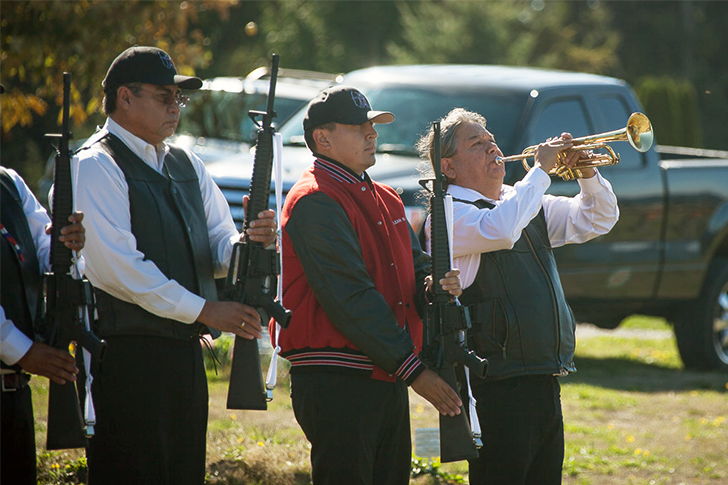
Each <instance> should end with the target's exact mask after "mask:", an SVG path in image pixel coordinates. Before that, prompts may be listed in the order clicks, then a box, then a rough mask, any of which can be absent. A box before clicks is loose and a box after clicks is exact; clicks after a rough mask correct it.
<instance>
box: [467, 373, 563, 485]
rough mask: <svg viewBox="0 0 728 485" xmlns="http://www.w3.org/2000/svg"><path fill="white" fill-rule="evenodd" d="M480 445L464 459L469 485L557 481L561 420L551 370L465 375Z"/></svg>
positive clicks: (545, 484)
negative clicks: (498, 377)
mask: <svg viewBox="0 0 728 485" xmlns="http://www.w3.org/2000/svg"><path fill="white" fill-rule="evenodd" d="M471 384H472V389H473V395H474V397H475V399H476V400H477V402H478V405H477V410H478V418H479V419H480V426H481V428H482V431H483V447H482V448H481V449H480V456H479V458H478V459H476V460H468V463H469V465H470V467H469V470H470V475H469V479H470V484H471V485H486V484H487V485H520V484H523V485H526V484H528V485H549V484H560V483H561V470H562V466H563V462H564V420H563V416H562V414H561V388H560V386H559V383H558V380H557V378H556V377H554V376H547V375H540V376H522V377H513V378H510V379H504V380H502V381H482V380H477V379H476V380H471Z"/></svg>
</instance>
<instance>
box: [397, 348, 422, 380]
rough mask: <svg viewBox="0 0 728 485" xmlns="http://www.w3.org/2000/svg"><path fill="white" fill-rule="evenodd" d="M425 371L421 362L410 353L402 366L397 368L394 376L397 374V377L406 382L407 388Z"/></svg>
mask: <svg viewBox="0 0 728 485" xmlns="http://www.w3.org/2000/svg"><path fill="white" fill-rule="evenodd" d="M425 369H426V367H425V365H424V364H423V363H422V361H421V360H420V359H418V358H417V356H416V355H415V354H414V353H412V354H410V355H409V357H407V358H406V359H405V361H404V362H403V363H402V365H400V366H399V369H397V371H396V372H395V374H397V377H399V378H400V379H402V380H403V381H404V382H406V383H407V385H408V386H411V385H412V383H413V382H414V381H415V379H417V377H419V375H420V374H421V373H422V372H423V371H424V370H425Z"/></svg>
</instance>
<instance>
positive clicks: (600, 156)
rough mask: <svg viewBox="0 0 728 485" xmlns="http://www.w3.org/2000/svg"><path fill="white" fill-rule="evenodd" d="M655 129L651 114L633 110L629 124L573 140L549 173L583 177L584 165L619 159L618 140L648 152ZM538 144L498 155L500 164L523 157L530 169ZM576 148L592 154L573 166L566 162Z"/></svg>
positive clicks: (605, 163) (497, 161)
mask: <svg viewBox="0 0 728 485" xmlns="http://www.w3.org/2000/svg"><path fill="white" fill-rule="evenodd" d="M653 140H654V132H653V131H652V123H650V120H649V118H647V116H645V115H644V114H642V113H632V114H631V115H630V117H629V120H627V126H625V127H624V128H621V129H619V130H614V131H608V132H605V133H599V134H598V135H589V136H583V137H580V138H574V139H573V140H571V142H572V143H573V146H572V147H571V148H569V149H566V150H564V151H562V152H561V153H559V159H558V162H557V163H556V166H555V167H554V168H553V169H552V170H551V171H549V175H558V176H559V177H561V178H562V179H564V180H574V179H577V178H581V177H583V174H582V171H581V169H585V168H596V167H603V166H605V165H615V164H617V163H619V154H618V153H615V152H614V150H613V149H612V147H610V146H609V145H608V143H613V142H616V141H628V142H629V144H630V145H632V148H634V149H635V150H637V151H638V152H642V153H644V152H646V151H647V150H649V149H650V147H651V146H652V142H653ZM537 147H538V145H532V146H530V147H527V148H526V149H525V150H523V152H522V153H521V154H520V155H512V156H510V157H497V158H496V159H495V161H496V163H497V164H498V165H502V164H503V163H505V162H514V161H517V160H521V162H522V163H523V167H524V168H525V169H526V170H527V171H528V170H531V166H530V165H529V164H528V161H527V160H528V159H529V158H531V157H533V156H534V155H535V153H536V148H537ZM592 150H606V153H591V151H592ZM576 151H579V152H581V151H588V152H589V154H588V156H585V157H581V158H579V159H578V160H577V161H576V163H575V164H574V165H573V166H572V167H569V166H567V165H566V164H565V161H566V154H567V153H571V152H576Z"/></svg>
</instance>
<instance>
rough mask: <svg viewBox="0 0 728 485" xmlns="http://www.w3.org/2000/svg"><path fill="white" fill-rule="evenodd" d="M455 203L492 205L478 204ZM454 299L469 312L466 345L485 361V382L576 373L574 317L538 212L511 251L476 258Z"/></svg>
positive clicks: (544, 220)
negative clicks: (474, 269)
mask: <svg viewBox="0 0 728 485" xmlns="http://www.w3.org/2000/svg"><path fill="white" fill-rule="evenodd" d="M459 202H464V203H470V204H473V205H475V206H477V207H478V208H480V209H484V208H493V207H494V206H493V205H492V204H490V203H489V202H486V201H483V200H481V201H476V202H469V201H464V200H459ZM460 301H461V302H462V303H463V304H464V305H468V307H469V309H470V312H471V319H472V321H473V325H474V329H473V331H471V332H469V336H470V345H471V348H472V349H474V350H476V353H477V354H478V355H480V356H481V357H485V358H487V359H488V361H489V366H488V377H489V378H494V379H500V378H507V377H514V376H517V375H527V374H560V373H562V372H563V371H564V370H566V371H569V372H573V371H575V370H576V368H575V366H574V362H573V358H574V348H575V336H574V330H575V321H574V316H573V314H572V312H571V308H569V305H568V304H567V302H566V297H565V296H564V291H563V288H562V287H561V279H560V278H559V273H558V270H557V268H556V260H555V259H554V255H553V251H552V249H551V244H550V242H549V238H548V230H547V228H546V217H545V215H544V212H543V209H541V211H540V212H539V213H538V215H537V216H536V217H535V218H533V220H532V221H531V222H530V223H529V224H528V226H526V228H525V229H524V231H523V233H522V234H521V237H520V238H519V239H518V241H517V242H516V244H515V245H514V246H513V248H512V249H508V250H500V251H493V252H488V253H482V254H481V255H480V267H479V268H478V275H477V276H476V278H475V281H474V283H473V284H472V285H471V286H470V287H468V288H467V289H465V290H464V291H463V294H462V296H461V297H460Z"/></svg>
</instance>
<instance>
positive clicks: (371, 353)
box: [280, 86, 461, 485]
mask: <svg viewBox="0 0 728 485" xmlns="http://www.w3.org/2000/svg"><path fill="white" fill-rule="evenodd" d="M392 121H394V115H393V114H392V113H389V112H385V111H373V110H372V109H371V106H370V105H369V101H368V100H367V98H366V97H365V96H364V95H363V94H362V93H361V92H360V91H358V90H357V89H354V88H352V87H347V86H336V87H332V88H329V89H326V90H324V91H323V92H322V93H321V94H319V96H318V97H316V98H315V99H314V100H312V101H311V103H310V104H309V107H308V111H307V114H306V117H305V118H304V121H303V127H304V133H305V138H306V143H307V145H308V147H309V148H310V149H311V151H312V152H313V155H314V157H315V159H314V162H313V165H312V166H311V167H309V168H308V169H307V170H306V171H305V172H304V174H303V176H302V177H301V179H300V180H299V181H298V183H296V185H295V186H294V187H293V189H292V190H291V192H290V193H289V194H288V196H287V198H286V203H285V206H284V208H283V214H282V220H281V223H282V228H283V241H284V242H283V267H284V271H283V286H284V295H283V304H284V306H286V308H289V309H291V310H292V311H293V316H292V319H291V324H290V326H289V327H288V328H287V329H286V330H284V331H282V332H281V335H280V346H281V349H282V354H281V355H282V356H284V357H285V358H287V359H288V360H289V361H290V363H291V399H292V403H293V410H294V412H295V415H296V419H297V420H298V422H299V424H300V425H301V428H302V429H303V431H304V433H305V434H306V437H307V438H308V440H309V441H310V442H311V445H312V447H311V464H312V478H313V482H314V484H316V485H321V484H342V483H346V484H368V485H372V484H377V485H380V484H407V483H409V474H410V457H411V449H412V447H411V440H410V425H409V402H408V401H409V400H408V391H407V386H408V385H410V386H412V389H414V391H415V392H417V393H418V394H420V395H422V396H423V397H425V398H426V399H427V400H428V401H430V402H431V403H432V404H433V405H434V406H435V408H436V409H437V410H438V411H439V412H441V413H443V414H448V415H451V416H453V415H455V414H458V413H459V412H460V405H461V401H460V398H459V397H458V395H457V393H456V392H455V391H453V389H452V388H450V387H449V386H448V384H447V383H445V382H444V381H443V380H442V379H440V377H438V376H437V374H436V373H435V372H433V371H431V370H428V369H426V368H425V366H424V365H423V364H422V363H421V362H420V361H419V359H418V358H417V353H418V352H419V350H420V348H421V344H422V320H421V318H420V315H419V313H418V310H422V309H424V304H425V301H426V300H425V299H426V282H428V283H429V278H428V273H429V271H430V259H429V257H428V256H427V255H426V254H425V253H423V252H422V251H421V249H420V246H419V243H418V242H417V240H416V237H415V236H414V233H413V231H412V229H411V227H410V226H409V224H408V222H407V218H406V216H405V210H404V205H403V204H402V201H401V199H400V198H399V196H398V195H397V193H396V192H395V191H394V190H393V189H392V188H391V187H388V186H385V185H382V184H379V183H377V182H374V181H372V180H371V179H370V178H369V176H368V175H367V173H366V170H367V169H368V168H369V167H371V166H372V165H374V163H375V154H376V149H377V132H376V130H375V129H374V125H375V124H376V123H391V122H392ZM458 274H459V272H458V271H457V270H453V271H452V272H450V273H448V274H447V277H446V278H444V279H443V280H441V281H440V282H439V283H440V284H442V286H443V288H445V289H446V290H448V291H449V292H450V293H451V294H453V295H456V296H457V295H459V294H460V293H461V289H460V280H459V277H458Z"/></svg>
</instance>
